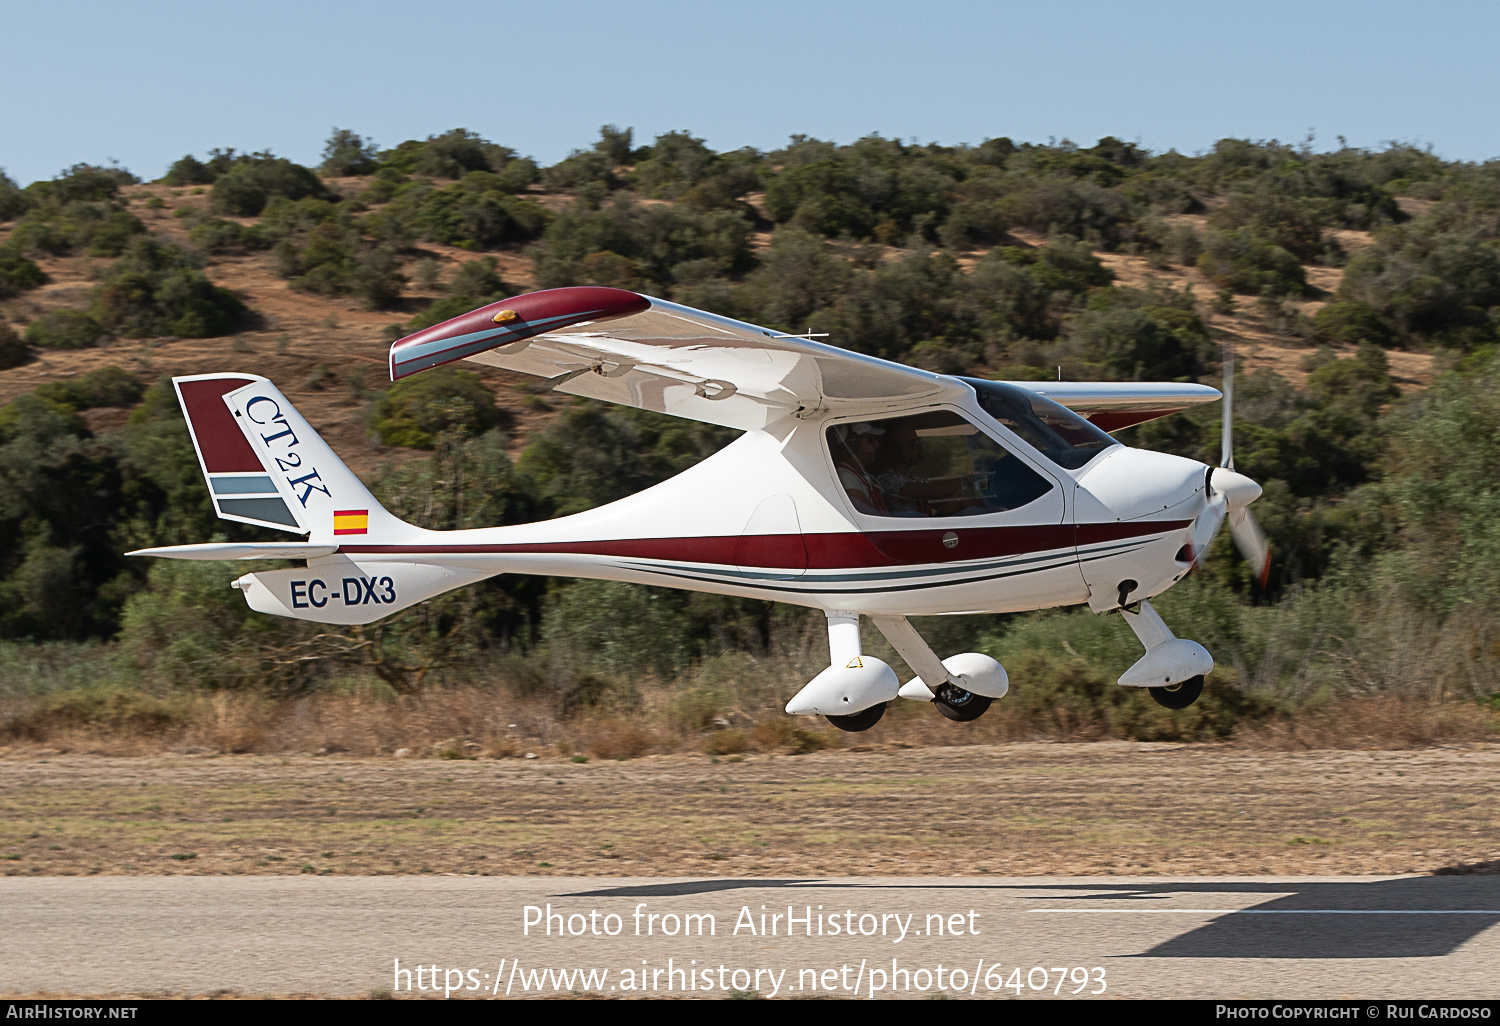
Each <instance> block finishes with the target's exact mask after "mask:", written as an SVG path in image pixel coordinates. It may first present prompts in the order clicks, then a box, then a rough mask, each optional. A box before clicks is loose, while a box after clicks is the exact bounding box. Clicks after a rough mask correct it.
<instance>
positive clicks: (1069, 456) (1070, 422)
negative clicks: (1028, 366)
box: [961, 378, 1120, 470]
mask: <svg viewBox="0 0 1500 1026" xmlns="http://www.w3.org/2000/svg"><path fill="white" fill-rule="evenodd" d="M961 380H962V381H964V382H966V383H967V384H969V385H972V386H973V388H974V391H976V392H978V393H979V406H980V408H981V409H983V410H984V412H985V413H988V414H989V415H990V416H991V417H994V418H995V419H996V420H997V421H999V422H1000V423H1001V424H1004V425H1005V426H1006V427H1008V428H1010V429H1011V430H1012V431H1014V432H1015V433H1016V434H1018V435H1020V436H1021V437H1022V438H1024V439H1025V440H1026V441H1027V442H1028V443H1030V444H1031V445H1032V446H1033V447H1034V448H1035V449H1036V450H1037V451H1038V452H1040V453H1041V454H1042V455H1043V456H1046V457H1047V458H1048V459H1049V460H1051V461H1052V462H1053V463H1056V464H1057V465H1058V466H1060V467H1064V468H1066V469H1068V470H1077V469H1078V468H1079V467H1081V466H1083V465H1084V464H1086V463H1088V462H1089V461H1090V460H1092V459H1093V458H1094V457H1095V456H1097V455H1099V454H1100V453H1101V452H1103V451H1104V450H1105V449H1108V448H1110V447H1111V446H1115V445H1119V444H1120V443H1119V442H1118V441H1116V440H1115V439H1114V438H1111V437H1110V436H1109V435H1107V434H1105V433H1104V432H1103V431H1101V430H1100V429H1099V428H1097V427H1095V426H1094V425H1092V424H1090V423H1089V422H1088V421H1087V420H1084V419H1083V418H1082V417H1080V416H1079V415H1078V414H1076V413H1074V412H1073V411H1072V410H1070V409H1068V408H1067V407H1066V406H1063V405H1062V404H1060V403H1055V402H1053V401H1052V400H1051V399H1048V398H1047V397H1046V396H1044V395H1040V394H1038V393H1036V392H1033V391H1031V390H1030V389H1026V388H1018V387H1017V386H1015V385H1006V384H1002V383H1000V382H998V381H983V380H981V379H979V378H962V379H961Z"/></svg>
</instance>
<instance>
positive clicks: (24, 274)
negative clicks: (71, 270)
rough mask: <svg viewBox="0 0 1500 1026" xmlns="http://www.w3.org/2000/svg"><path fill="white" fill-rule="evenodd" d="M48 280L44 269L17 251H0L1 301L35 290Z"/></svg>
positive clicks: (7, 249) (6, 249)
mask: <svg viewBox="0 0 1500 1026" xmlns="http://www.w3.org/2000/svg"><path fill="white" fill-rule="evenodd" d="M46 280H47V276H46V275H45V274H43V273H42V269H41V268H40V267H38V266H37V265H36V264H35V263H33V262H32V261H30V260H28V259H26V258H25V257H24V256H22V255H21V254H20V253H19V252H18V251H17V250H15V249H12V248H10V247H6V248H4V249H0V299H4V298H6V297H7V296H13V295H15V294H16V293H18V292H23V291H25V290H26V289H34V288H36V287H37V286H38V285H40V284H42V283H43V282H45V281H46Z"/></svg>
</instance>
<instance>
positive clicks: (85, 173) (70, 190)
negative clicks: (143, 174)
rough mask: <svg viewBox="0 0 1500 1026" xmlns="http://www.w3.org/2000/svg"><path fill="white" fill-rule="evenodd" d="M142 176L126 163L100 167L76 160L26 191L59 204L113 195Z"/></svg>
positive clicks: (133, 183) (95, 199)
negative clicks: (51, 177)
mask: <svg viewBox="0 0 1500 1026" xmlns="http://www.w3.org/2000/svg"><path fill="white" fill-rule="evenodd" d="M139 181H140V179H139V178H137V177H136V176H135V175H133V174H131V173H130V172H129V171H126V170H125V169H124V168H123V167H117V166H112V167H99V166H97V165H95V164H74V165H73V166H72V167H70V168H68V169H67V170H66V171H64V172H62V173H61V174H59V175H58V176H57V177H56V178H53V179H52V181H50V182H34V183H33V184H31V185H29V186H27V187H26V188H27V191H28V192H32V191H34V192H35V193H36V194H37V195H38V196H40V197H44V198H46V199H49V200H53V201H55V202H57V203H59V204H67V203H76V202H79V201H90V200H93V201H98V200H109V199H113V198H114V197H115V196H117V195H118V194H119V192H120V186H122V185H135V184H136V183H137V182H139Z"/></svg>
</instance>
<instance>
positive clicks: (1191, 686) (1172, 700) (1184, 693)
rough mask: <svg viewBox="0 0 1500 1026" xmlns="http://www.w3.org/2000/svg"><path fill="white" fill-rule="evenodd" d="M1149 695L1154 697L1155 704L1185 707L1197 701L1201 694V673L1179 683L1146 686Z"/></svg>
mask: <svg viewBox="0 0 1500 1026" xmlns="http://www.w3.org/2000/svg"><path fill="white" fill-rule="evenodd" d="M1147 690H1148V691H1150V692H1151V697H1152V698H1154V699H1156V704H1157V705H1162V706H1166V707H1167V708H1168V709H1186V708H1187V707H1188V706H1190V705H1192V704H1193V703H1194V702H1196V701H1198V696H1199V695H1201V694H1203V675H1202V674H1201V673H1200V674H1199V675H1198V676H1196V677H1189V678H1188V679H1187V680H1185V681H1183V682H1182V683H1181V684H1169V685H1167V686H1166V687H1162V688H1148V689H1147Z"/></svg>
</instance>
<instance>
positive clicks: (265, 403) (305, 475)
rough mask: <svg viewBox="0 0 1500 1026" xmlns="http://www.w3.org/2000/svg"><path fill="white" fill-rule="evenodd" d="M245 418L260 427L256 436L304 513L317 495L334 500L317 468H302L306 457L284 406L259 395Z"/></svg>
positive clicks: (247, 406)
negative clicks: (317, 493)
mask: <svg viewBox="0 0 1500 1026" xmlns="http://www.w3.org/2000/svg"><path fill="white" fill-rule="evenodd" d="M245 417H246V419H248V420H249V421H250V423H252V424H254V425H256V427H255V428H254V431H255V433H256V434H257V435H259V436H260V440H261V443H262V444H263V445H264V446H265V447H266V451H267V454H268V455H269V456H270V457H271V458H272V459H274V460H275V461H276V467H277V469H279V470H280V471H281V472H282V474H283V475H285V477H286V481H287V484H289V485H291V488H292V493H293V494H294V495H296V496H297V501H298V502H300V503H302V506H303V508H304V509H305V508H306V507H307V500H308V499H309V498H311V497H312V493H313V492H322V493H323V494H324V495H326V496H328V497H329V498H330V499H331V498H333V493H332V492H330V491H329V490H328V489H327V487H325V486H324V484H323V479H322V477H321V476H320V475H319V474H318V471H317V468H316V467H304V466H303V465H302V453H301V451H300V450H299V449H298V448H297V445H298V444H299V439H298V438H297V434H296V432H294V431H293V430H292V427H291V425H290V424H288V423H287V421H286V414H284V413H282V412H281V404H280V403H278V402H277V401H276V400H275V399H272V398H271V397H270V396H267V395H258V396H256V397H255V398H254V399H251V400H250V401H249V402H247V403H246V404H245ZM278 448H279V449H280V450H281V455H279V456H278V455H276V450H277V449H278Z"/></svg>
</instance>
